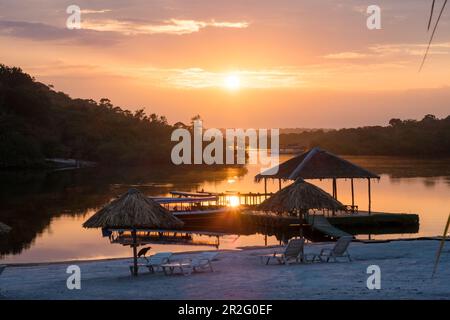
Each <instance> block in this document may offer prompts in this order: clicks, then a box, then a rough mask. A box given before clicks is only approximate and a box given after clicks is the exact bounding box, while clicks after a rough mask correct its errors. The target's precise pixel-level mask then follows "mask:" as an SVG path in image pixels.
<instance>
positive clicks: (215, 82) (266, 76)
mask: <svg viewBox="0 0 450 320" xmlns="http://www.w3.org/2000/svg"><path fill="white" fill-rule="evenodd" d="M230 75H233V76H235V77H238V78H239V82H240V87H242V88H244V89H245V88H247V89H276V88H294V87H299V86H301V85H302V84H303V80H302V72H301V71H300V70H298V69H297V68H289V67H285V68H283V67H280V68H276V69H265V70H239V71H220V72H213V71H207V70H204V69H201V68H187V69H175V70H170V74H169V75H168V76H167V77H166V78H165V82H166V84H167V85H169V86H174V87H178V88H191V89H200V88H221V87H224V86H225V79H226V78H227V77H228V76H230Z"/></svg>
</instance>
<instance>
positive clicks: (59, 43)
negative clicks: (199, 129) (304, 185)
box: [0, 0, 450, 127]
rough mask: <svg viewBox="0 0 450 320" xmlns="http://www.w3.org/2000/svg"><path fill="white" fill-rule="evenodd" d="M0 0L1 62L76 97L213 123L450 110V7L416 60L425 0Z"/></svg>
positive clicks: (354, 122) (356, 120)
mask: <svg viewBox="0 0 450 320" xmlns="http://www.w3.org/2000/svg"><path fill="white" fill-rule="evenodd" d="M76 2H77V5H79V6H80V7H81V9H82V10H83V11H82V29H81V30H68V29H66V28H65V23H66V19H67V17H68V15H67V14H66V12H65V11H66V8H67V6H68V5H70V4H73V1H49V0H44V1H39V2H36V1H23V0H18V1H9V3H4V2H1V3H0V62H1V63H4V64H7V65H15V66H21V67H22V68H23V69H24V70H25V71H26V72H29V73H31V74H32V75H34V76H35V77H36V79H37V80H39V81H42V82H44V83H46V84H53V85H54V86H55V89H56V90H61V91H64V92H66V93H68V94H70V95H71V96H72V97H82V98H94V99H96V100H98V99H100V98H102V97H108V98H110V99H111V100H112V101H113V103H115V104H118V105H120V106H122V107H124V108H128V109H132V110H133V109H137V108H140V107H146V110H147V112H156V113H158V114H161V115H166V116H167V118H168V119H169V122H171V123H174V122H177V121H185V122H186V121H188V119H189V118H190V117H191V116H193V115H195V114H200V115H202V117H203V118H204V119H205V123H206V125H207V126H209V127H211V126H215V127H348V126H360V125H371V124H386V123H387V121H388V120H389V119H390V118H392V117H401V118H421V117H422V116H423V115H424V114H426V113H433V114H436V115H437V116H440V117H443V116H447V115H448V114H449V111H450V107H449V104H448V101H449V100H450V99H449V98H450V89H449V85H450V77H449V72H448V70H449V67H450V32H449V31H448V30H449V17H450V16H449V15H444V16H443V18H442V21H441V22H442V23H441V25H440V29H439V31H438V34H437V36H436V38H435V42H434V45H433V47H432V50H431V52H430V56H429V60H428V61H427V63H426V65H425V68H424V70H423V71H422V72H421V73H418V68H419V65H420V60H421V58H422V55H423V52H424V50H425V44H426V42H427V39H428V36H429V34H427V32H426V23H427V14H428V13H429V9H430V8H429V6H430V4H429V3H428V2H424V1H420V0H408V1H406V0H404V1H388V0H384V1H376V2H377V4H378V5H379V6H380V7H381V9H382V16H381V18H382V30H373V31H371V30H368V29H367V27H366V18H367V14H366V13H365V10H366V8H367V6H368V5H371V4H374V2H373V1H364V0H347V1H339V0H314V1H313V0H305V1H299V0H281V1H266V0H247V1H216V0H197V1H194V0H165V1H163V0H154V1H144V0H133V1H117V0H109V1H100V0H97V1H87V0H83V1H76Z"/></svg>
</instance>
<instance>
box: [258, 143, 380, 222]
mask: <svg viewBox="0 0 450 320" xmlns="http://www.w3.org/2000/svg"><path fill="white" fill-rule="evenodd" d="M298 178H303V179H332V180H333V197H334V198H335V199H337V184H336V180H337V179H350V181H351V191H352V210H353V209H354V208H355V196H354V185H353V179H367V181H368V192H369V210H368V211H369V213H370V211H371V185H370V180H371V179H379V178H380V177H379V176H378V175H376V174H374V173H372V172H370V171H368V170H366V169H364V168H362V167H360V166H358V165H356V164H353V163H351V162H350V161H348V160H345V159H343V158H341V157H339V156H337V155H335V154H332V153H330V152H328V151H325V150H322V149H320V148H318V147H316V148H313V149H311V150H309V151H307V152H305V153H302V154H300V155H298V156H296V157H294V158H292V159H289V160H287V161H285V162H283V163H281V164H280V165H278V166H277V167H274V168H271V169H269V170H266V171H264V172H262V173H260V174H258V175H257V176H256V177H255V179H256V181H261V180H264V186H265V187H264V188H265V192H266V193H267V179H278V180H279V185H280V189H281V181H282V180H296V179H298Z"/></svg>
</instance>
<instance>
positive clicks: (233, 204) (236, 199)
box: [228, 196, 240, 208]
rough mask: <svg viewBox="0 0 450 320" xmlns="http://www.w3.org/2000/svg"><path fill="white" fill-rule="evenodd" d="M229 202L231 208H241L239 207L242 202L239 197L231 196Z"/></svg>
mask: <svg viewBox="0 0 450 320" xmlns="http://www.w3.org/2000/svg"><path fill="white" fill-rule="evenodd" d="M228 201H229V206H230V207H233V208H235V207H239V205H240V201H239V197H238V196H231V197H229V198H228Z"/></svg>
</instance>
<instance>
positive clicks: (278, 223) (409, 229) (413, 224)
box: [241, 210, 419, 240]
mask: <svg viewBox="0 0 450 320" xmlns="http://www.w3.org/2000/svg"><path fill="white" fill-rule="evenodd" d="M241 216H242V217H243V218H244V219H246V220H248V221H249V222H250V223H253V224H255V225H258V226H260V227H270V228H273V229H284V230H295V229H298V228H299V218H298V217H293V216H287V215H282V216H281V215H276V214H268V213H263V212H258V211H252V210H247V211H242V212H241ZM304 229H305V231H306V233H307V234H308V235H309V236H310V237H311V238H316V239H318V240H320V239H322V240H324V239H332V240H335V239H337V238H340V237H342V236H349V235H358V234H390V233H393V234H395V233H416V232H418V229H419V216H418V215H417V214H401V213H380V212H377V213H372V214H370V215H369V214H365V213H361V214H346V215H339V216H338V215H337V216H332V217H329V216H324V215H310V216H309V217H308V218H307V220H306V224H305V225H304Z"/></svg>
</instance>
